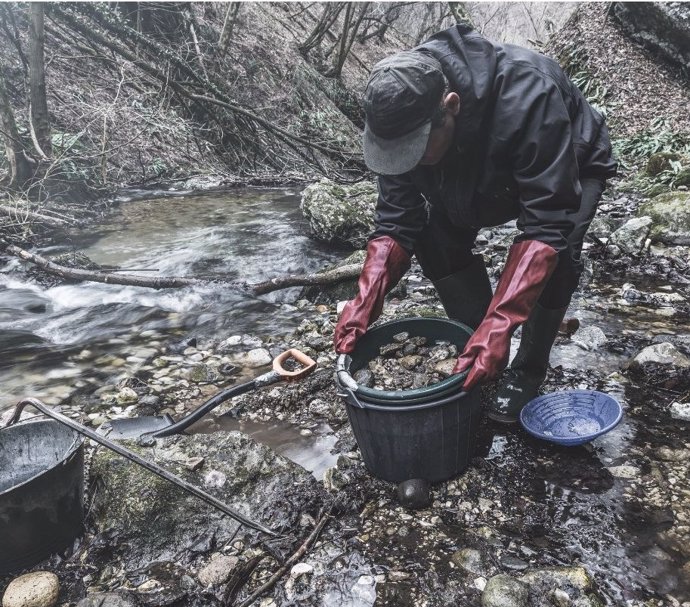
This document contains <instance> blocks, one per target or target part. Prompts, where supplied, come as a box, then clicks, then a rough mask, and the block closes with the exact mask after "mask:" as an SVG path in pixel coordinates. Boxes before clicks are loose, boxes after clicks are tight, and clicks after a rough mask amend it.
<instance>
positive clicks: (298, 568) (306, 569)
mask: <svg viewBox="0 0 690 607" xmlns="http://www.w3.org/2000/svg"><path fill="white" fill-rule="evenodd" d="M313 571H314V567H313V566H312V565H309V564H308V563H297V564H296V565H293V567H292V569H290V577H291V578H292V579H295V580H296V579H297V578H298V577H300V576H302V575H309V574H310V573H313Z"/></svg>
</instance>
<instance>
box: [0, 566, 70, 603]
mask: <svg viewBox="0 0 690 607" xmlns="http://www.w3.org/2000/svg"><path fill="white" fill-rule="evenodd" d="M59 593H60V582H59V580H58V577H57V575H55V574H54V573H51V572H50V571H34V572H32V573H27V574H25V575H21V576H19V577H18V578H15V579H14V580H12V581H11V582H10V583H9V585H8V586H7V589H6V590H5V594H4V595H3V597H2V607H53V605H55V604H56V603H57V600H58V594H59Z"/></svg>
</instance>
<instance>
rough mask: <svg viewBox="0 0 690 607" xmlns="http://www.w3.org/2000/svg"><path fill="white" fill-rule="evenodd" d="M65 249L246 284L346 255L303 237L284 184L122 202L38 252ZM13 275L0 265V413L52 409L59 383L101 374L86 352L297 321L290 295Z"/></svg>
mask: <svg viewBox="0 0 690 607" xmlns="http://www.w3.org/2000/svg"><path fill="white" fill-rule="evenodd" d="M73 250H76V251H80V252H83V253H84V254H85V255H87V256H88V257H90V258H91V259H92V260H93V261H95V262H96V263H98V264H104V265H111V266H119V267H122V268H129V269H132V271H133V273H136V274H143V275H146V276H152V277H155V276H187V277H195V278H203V277H212V276H214V275H221V276H224V277H225V278H227V279H229V280H240V281H246V282H248V283H255V282H260V281H262V280H266V279H268V278H272V277H275V276H281V275H283V274H290V273H305V272H313V271H317V270H319V269H321V268H323V267H324V266H325V265H327V264H328V263H330V262H334V261H336V260H338V259H341V258H343V257H344V256H345V253H343V252H338V251H333V250H332V249H329V248H327V247H324V246H321V245H319V244H318V243H316V242H315V241H313V240H311V239H310V238H308V236H307V229H306V222H305V221H304V220H303V219H302V216H301V213H300V210H299V195H298V192H297V191H295V190H291V189H288V190H273V189H272V190H266V189H246V190H234V191H232V192H226V193H219V194H205V195H203V196H184V197H177V198H160V199H152V200H140V201H133V202H127V203H123V204H122V205H121V206H120V208H119V211H118V212H117V213H115V214H113V215H112V216H111V217H110V218H109V219H108V220H107V221H106V222H105V223H104V224H102V225H100V226H98V227H94V228H89V229H88V230H84V231H83V232H81V233H79V234H76V235H74V236H73V237H72V240H71V242H67V243H64V244H61V245H59V246H53V247H50V248H49V249H42V250H39V251H38V252H40V253H44V254H45V253H51V254H54V253H65V252H70V251H73ZM18 269H19V262H18V261H16V260H7V259H5V260H4V261H2V260H0V410H2V409H6V408H8V407H10V406H11V405H12V404H13V403H15V402H17V400H19V399H20V398H22V397H25V396H30V395H33V396H39V397H43V398H48V399H49V400H50V399H51V397H52V399H53V402H55V401H56V400H59V397H60V395H61V389H63V388H64V385H65V384H66V383H69V382H72V383H74V384H76V385H79V383H80V382H83V380H84V379H85V378H86V377H94V376H95V377H100V375H99V373H100V371H99V369H98V368H94V365H93V356H89V357H85V359H86V358H88V361H87V360H85V361H84V363H83V364H80V362H79V360H78V359H79V356H78V353H79V352H81V351H83V350H85V349H86V350H88V351H89V352H90V353H91V354H92V355H97V354H98V353H103V355H104V356H106V357H108V358H107V359H108V360H110V359H112V358H113V357H123V358H126V357H127V356H129V355H131V354H136V353H137V350H138V349H141V348H146V347H147V346H149V345H150V344H151V343H152V342H153V343H161V342H163V343H164V342H166V341H168V340H169V339H170V338H171V337H172V338H176V339H178V340H179V339H181V338H182V336H184V337H191V336H195V337H199V338H211V337H212V338H214V339H221V338H223V337H228V336H230V335H237V334H242V333H251V334H256V335H265V334H281V333H286V332H289V331H290V330H291V329H292V328H293V327H295V326H296V324H298V322H299V320H300V313H299V311H297V310H296V309H295V307H294V306H293V305H291V304H290V303H288V302H291V301H292V302H294V300H295V295H296V293H298V292H299V290H298V289H289V290H284V291H278V292H275V293H272V294H268V295H265V296H262V297H260V298H259V297H252V296H248V295H246V294H243V293H239V292H237V291H235V290H233V289H231V288H227V287H220V286H213V285H209V286H207V287H189V288H182V289H164V290H160V291H154V290H153V289H149V288H143V287H124V286H117V285H105V284H98V283H81V284H61V285H58V286H54V287H51V288H43V287H41V286H39V285H37V284H35V283H34V282H31V281H29V280H27V279H26V277H25V275H24V274H23V273H20V272H18ZM75 355H76V356H75ZM75 359H77V360H75ZM96 360H97V361H98V359H96ZM103 360H104V361H105V360H106V359H105V358H104V359H103Z"/></svg>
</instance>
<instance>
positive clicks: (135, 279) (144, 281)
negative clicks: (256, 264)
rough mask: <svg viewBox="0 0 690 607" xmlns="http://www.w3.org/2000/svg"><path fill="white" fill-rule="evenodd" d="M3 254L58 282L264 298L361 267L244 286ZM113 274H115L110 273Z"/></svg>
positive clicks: (352, 274)
mask: <svg viewBox="0 0 690 607" xmlns="http://www.w3.org/2000/svg"><path fill="white" fill-rule="evenodd" d="M5 251H7V253H9V254H10V255H13V256H15V257H19V258H20V259H23V260H24V261H29V262H31V263H33V264H35V265H36V266H38V267H39V268H41V269H42V270H44V271H46V272H48V273H49V274H54V275H55V276H60V277H61V278H67V279H71V280H79V281H81V280H85V281H88V282H100V283H104V284H111V285H122V286H128V287H147V288H150V289H171V288H179V287H190V286H203V285H210V284H217V285H219V286H222V287H225V288H232V289H235V290H238V291H242V292H244V293H247V294H250V295H265V294H266V293H271V292H272V291H279V290H280V289H288V288H290V287H300V286H313V285H333V284H337V283H339V282H343V281H346V280H351V279H353V278H357V277H358V276H359V274H360V272H361V270H362V264H349V265H346V266H341V267H339V268H334V269H332V270H326V271H324V272H316V273H313V274H289V275H287V276H278V277H276V278H272V279H271V280H266V281H263V282H259V283H255V284H247V283H245V282H239V281H236V280H235V281H233V280H227V279H225V278H224V277H223V276H218V277H216V278H206V279H203V278H185V277H181V276H167V277H163V276H160V277H150V276H137V275H135V274H129V275H128V274H122V273H121V272H122V270H113V271H106V270H84V269H80V268H70V267H68V266H63V265H61V264H58V263H55V262H53V261H50V259H47V258H46V257H43V256H42V255H38V254H37V253H29V251H26V250H24V249H22V248H21V247H18V246H17V245H13V244H10V245H7V246H6V247H5ZM115 271H117V272H118V273H117V274H114V273H112V272H115Z"/></svg>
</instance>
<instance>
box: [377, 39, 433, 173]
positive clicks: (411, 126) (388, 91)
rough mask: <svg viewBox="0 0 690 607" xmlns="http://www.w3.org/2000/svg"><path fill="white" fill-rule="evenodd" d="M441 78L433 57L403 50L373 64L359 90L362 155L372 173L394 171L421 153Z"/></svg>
mask: <svg viewBox="0 0 690 607" xmlns="http://www.w3.org/2000/svg"><path fill="white" fill-rule="evenodd" d="M444 87H445V78H444V77H443V71H442V70H441V64H440V63H439V62H438V61H437V60H436V58H435V57H433V56H431V55H429V54H428V53H424V52H421V51H403V52H401V53H396V54H395V55H391V56H390V57H387V58H386V59H384V60H383V61H380V62H379V63H377V64H376V65H375V66H374V69H373V70H372V72H371V75H370V76H369V82H368V83H367V88H366V91H365V92H364V111H365V113H366V126H365V127H364V160H365V162H366V163H367V166H368V167H369V168H370V169H371V170H372V171H374V172H375V173H380V174H382V175H400V174H402V173H406V172H407V171H410V170H411V169H413V168H414V167H415V166H417V164H418V163H419V161H420V160H421V159H422V156H424V152H425V150H426V145H427V142H428V140H429V133H430V132H431V119H432V117H433V116H434V114H435V113H436V112H437V110H438V107H439V104H440V101H441V95H442V94H443V91H444Z"/></svg>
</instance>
